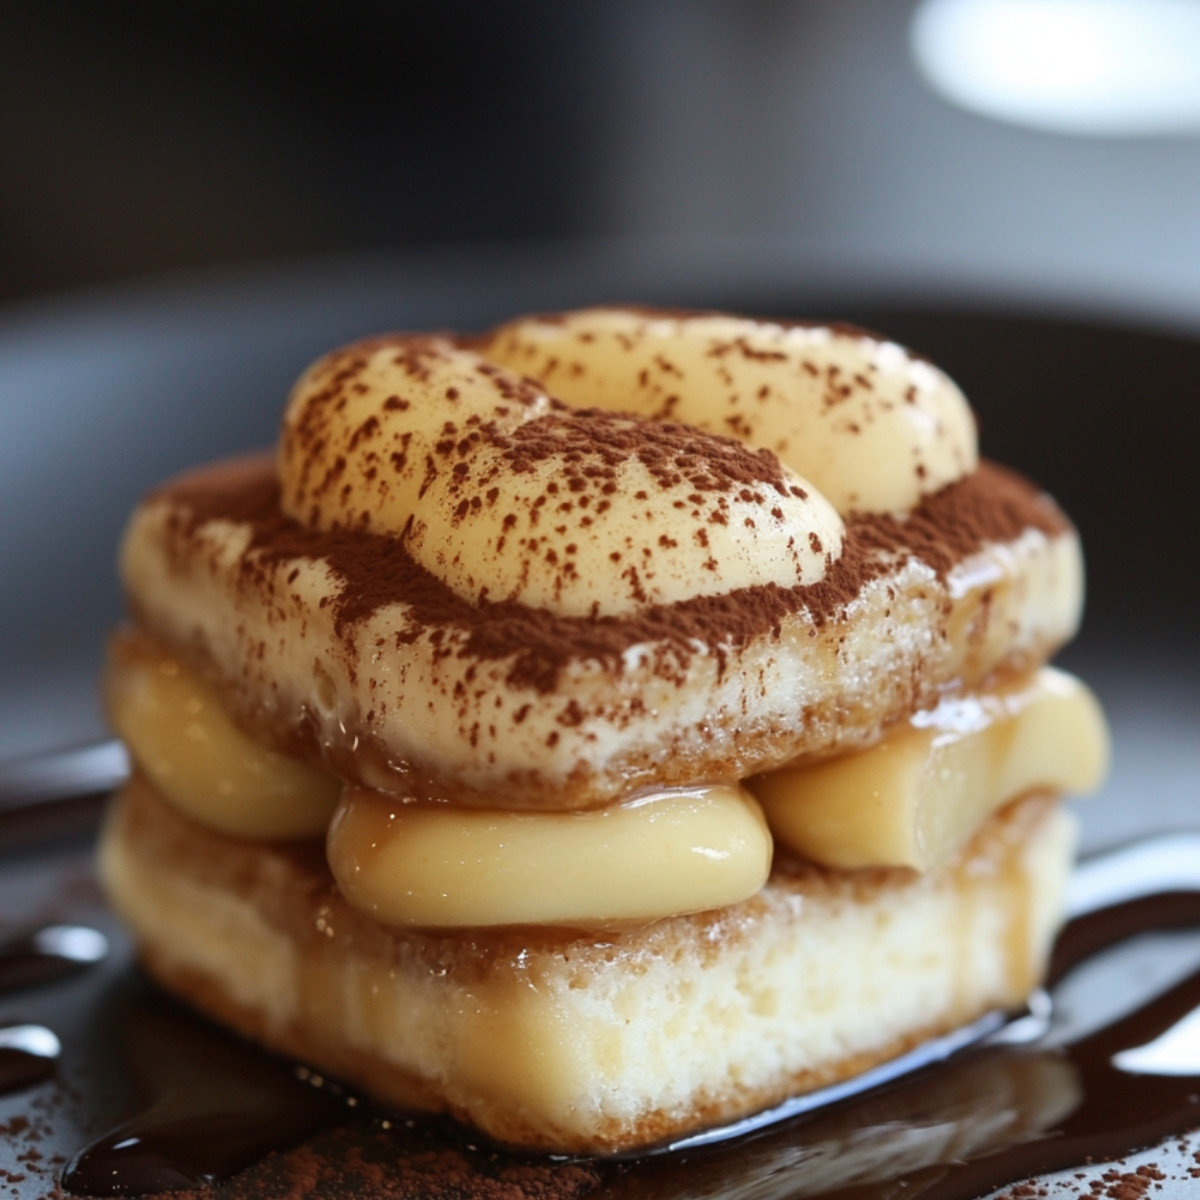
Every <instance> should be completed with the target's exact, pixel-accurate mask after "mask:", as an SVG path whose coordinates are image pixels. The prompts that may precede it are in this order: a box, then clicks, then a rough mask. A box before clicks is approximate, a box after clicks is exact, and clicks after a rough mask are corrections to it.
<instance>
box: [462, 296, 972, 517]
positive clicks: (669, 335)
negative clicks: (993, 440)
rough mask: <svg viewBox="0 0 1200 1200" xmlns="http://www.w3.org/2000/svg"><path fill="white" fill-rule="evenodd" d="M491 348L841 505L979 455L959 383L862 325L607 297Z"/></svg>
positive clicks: (887, 498)
mask: <svg viewBox="0 0 1200 1200" xmlns="http://www.w3.org/2000/svg"><path fill="white" fill-rule="evenodd" d="M480 349H481V350H482V351H483V353H484V354H486V355H487V357H488V358H489V359H490V360H491V361H493V362H496V363H500V364H502V365H504V366H506V367H509V368H510V369H512V370H514V371H518V372H520V373H522V374H523V375H527V376H530V377H532V378H533V379H537V380H538V381H540V385H541V386H544V387H546V388H547V389H549V390H550V391H552V392H553V393H554V395H556V396H558V397H559V398H561V399H563V400H566V401H568V402H569V403H572V404H588V405H596V406H598V407H601V408H606V409H612V410H615V411H618V412H637V413H643V414H645V415H647V416H651V417H654V418H656V419H659V420H672V421H683V422H686V423H687V424H689V425H692V426H695V427H696V428H697V429H704V430H708V431H711V432H714V433H721V434H726V435H728V436H731V437H736V438H738V439H739V440H741V441H743V442H746V443H747V444H749V445H751V446H758V447H763V448H766V449H769V450H771V451H773V452H774V453H775V454H777V455H778V456H779V458H780V459H781V460H782V461H783V462H784V463H786V464H787V465H788V466H789V467H791V468H792V470H794V471H796V472H797V473H798V474H800V475H802V476H803V477H804V478H805V479H807V480H809V481H810V482H811V483H812V484H813V485H814V486H815V487H816V488H817V489H818V490H819V491H820V492H821V493H822V494H823V495H824V496H825V497H826V499H828V500H829V502H830V503H831V504H832V505H833V507H834V508H835V509H837V511H838V512H840V513H842V514H843V515H845V514H847V513H849V512H852V511H862V512H897V511H903V510H905V509H908V508H912V507H913V506H914V505H916V504H917V503H918V502H919V501H920V499H921V497H922V496H925V495H928V494H930V493H931V492H935V491H937V490H938V489H939V488H942V487H944V486H945V485H946V484H949V483H953V482H954V481H955V480H956V479H961V478H962V477H963V476H964V475H968V474H970V472H971V471H973V470H974V469H975V466H976V463H977V461H978V451H977V445H976V433H975V422H974V418H973V417H972V415H971V410H970V408H969V406H968V404H967V402H966V399H965V398H964V397H963V394H962V392H961V391H960V390H959V389H958V387H957V386H956V385H955V384H954V382H953V381H952V380H951V379H949V378H948V377H947V376H946V375H945V374H944V373H943V372H942V371H940V370H938V369H937V367H935V366H933V365H932V364H931V363H929V362H926V361H924V360H923V359H920V358H917V357H915V356H914V355H912V354H910V353H909V352H908V351H907V350H905V349H904V348H903V347H901V346H898V345H896V343H894V342H889V341H886V340H884V339H881V338H877V337H875V336H873V335H871V334H868V333H866V332H864V331H863V330H858V329H851V328H847V327H829V326H823V325H802V324H781V323H777V322H773V321H760V320H752V319H750V318H745V317H734V316H726V315H723V314H697V313H686V314H677V313H668V312H655V311H653V310H650V311H636V310H635V311H631V310H623V309H607V308H599V309H585V310H582V311H579V312H570V313H565V314H562V315H561V316H553V317H524V318H520V319H518V320H516V321H512V322H510V323H508V324H506V325H502V326H501V327H500V328H499V329H497V330H496V331H494V332H493V333H491V334H490V335H488V336H487V337H485V338H483V339H481V341H480Z"/></svg>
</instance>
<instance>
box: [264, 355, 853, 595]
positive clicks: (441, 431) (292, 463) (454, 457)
mask: <svg viewBox="0 0 1200 1200" xmlns="http://www.w3.org/2000/svg"><path fill="white" fill-rule="evenodd" d="M280 477H281V484H282V493H281V504H282V507H283V511H284V512H286V513H287V514H288V515H289V516H291V517H293V518H295V519H296V520H298V521H300V522H302V523H304V524H306V525H308V526H310V527H312V528H316V529H355V530H368V531H371V532H374V533H382V534H391V535H393V536H396V537H398V538H399V539H400V540H401V542H402V543H403V544H404V546H405V548H406V549H407V550H408V552H409V553H410V554H411V555H412V557H413V558H414V560H415V561H416V562H417V563H419V564H420V565H421V566H422V567H424V568H426V569H427V570H429V571H430V572H431V573H433V574H434V575H435V576H437V577H438V578H439V579H440V580H441V581H442V582H443V583H445V584H446V585H447V586H448V587H450V588H451V589H452V590H453V591H454V592H455V593H457V594H458V595H459V596H461V597H463V598H464V599H467V600H469V601H472V602H475V603H481V602H483V601H485V600H486V601H512V602H517V603H520V604H525V605H529V606H531V607H536V608H545V609H548V610H550V611H553V612H555V613H559V614H562V615H569V616H593V617H594V616H602V615H613V614H626V613H631V612H636V611H637V610H639V609H641V608H644V607H646V606H647V605H652V604H671V603H675V602H677V601H680V600H685V599H688V598H691V597H694V596H711V595H724V594H726V593H729V592H732V591H735V590H737V589H739V588H746V587H758V586H762V585H764V584H775V585H778V586H780V587H785V588H786V587H792V586H794V585H797V584H799V585H806V584H813V583H817V582H819V581H820V580H821V579H822V578H823V577H824V575H825V571H826V569H827V567H828V565H829V563H830V562H832V561H833V560H834V559H836V558H837V557H838V555H839V554H840V552H841V545H842V537H843V533H844V529H843V526H842V521H841V519H840V517H839V516H838V515H837V513H836V512H835V511H834V510H833V508H832V507H831V506H830V505H829V503H828V502H827V501H826V500H825V499H824V497H822V496H821V495H820V494H819V493H818V492H817V491H816V490H815V489H814V488H813V487H812V486H811V484H809V483H807V481H805V480H804V479H801V478H800V477H798V476H796V475H794V474H793V473H792V472H790V471H788V470H787V469H785V468H783V467H781V465H780V464H779V462H778V461H777V460H776V458H775V457H774V456H773V455H772V454H770V453H765V452H761V451H760V452H755V451H752V450H748V449H747V448H746V447H744V446H743V445H741V443H739V442H737V441H733V440H730V439H727V438H720V437H716V436H713V435H711V434H706V433H702V432H698V431H697V430H696V429H694V428H690V427H688V426H680V425H676V424H672V423H670V422H659V421H655V420H651V419H649V418H648V417H644V416H639V417H622V416H617V415H614V414H612V413H608V412H602V411H598V410H595V409H563V408H562V406H560V405H556V404H555V402H554V401H552V400H550V399H549V398H548V397H547V395H546V394H545V393H544V392H543V391H541V390H540V389H539V388H537V387H535V386H534V385H533V384H532V383H531V382H530V381H529V380H525V379H521V378H520V377H518V376H516V375H513V374H512V373H510V372H508V371H506V370H503V369H500V368H498V367H496V366H494V365H492V364H490V363H488V362H487V361H486V360H484V359H482V358H480V357H479V356H478V355H477V354H474V353H472V352H470V351H467V350H464V349H459V348H457V347H455V346H454V345H453V344H451V343H450V342H448V341H446V340H445V339H401V340H396V341H390V342H387V341H385V342H375V343H364V344H362V345H360V346H358V347H353V348H351V349H350V350H348V351H342V352H339V353H337V354H334V355H331V356H330V357H329V358H327V359H324V360H322V361H321V362H320V363H318V364H316V365H315V366H314V367H312V368H311V369H310V370H309V371H308V372H307V373H306V375H305V376H304V377H303V378H302V379H301V380H300V382H299V383H298V384H297V386H296V388H295V389H294V391H293V393H292V398H291V402H290V404H289V406H288V410H287V413H286V416H285V419H284V429H283V440H282V449H281V454H280Z"/></svg>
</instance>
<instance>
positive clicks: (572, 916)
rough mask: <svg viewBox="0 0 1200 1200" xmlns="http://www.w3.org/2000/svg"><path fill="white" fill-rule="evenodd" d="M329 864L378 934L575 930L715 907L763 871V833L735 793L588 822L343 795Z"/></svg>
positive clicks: (743, 892)
mask: <svg viewBox="0 0 1200 1200" xmlns="http://www.w3.org/2000/svg"><path fill="white" fill-rule="evenodd" d="M328 855H329V865H330V867H331V868H332V870H333V875H334V878H335V879H336V880H337V882H338V886H339V887H340V888H341V890H342V893H343V895H345V897H346V899H347V900H348V901H349V902H350V903H351V904H352V905H354V907H355V908H357V909H360V910H361V911H363V912H366V913H369V914H371V915H372V916H374V917H375V918H376V919H377V920H379V921H382V922H383V923H384V924H386V925H416V926H443V927H454V926H457V927H462V926H487V925H526V924H528V925H564V926H584V927H587V928H596V927H604V926H607V925H611V924H626V923H629V922H642V921H648V920H654V919H655V918H658V917H665V916H672V915H675V914H678V913H688V912H700V911H703V910H706V909H710V908H723V907H724V906H725V905H727V904H734V903H736V902H737V901H739V900H745V899H746V898H747V897H748V896H752V895H753V894H754V893H755V892H757V891H758V889H759V888H761V887H762V885H763V884H764V883H765V882H766V880H767V875H768V874H769V873H770V869H771V835H770V833H769V832H768V831H767V827H766V824H765V822H764V821H763V817H762V813H761V812H760V811H759V807H758V805H757V803H756V802H755V801H754V799H753V797H751V796H750V795H749V794H748V793H747V792H746V791H745V790H744V789H742V788H739V787H707V788H694V789H683V790H676V791H670V792H664V793H661V794H658V795H655V796H651V797H647V798H645V799H641V800H635V801H632V802H630V803H627V804H618V805H614V806H612V807H610V808H604V809H599V810H597V811H592V812H571V813H520V812H501V811H484V810H466V809H455V808H450V807H444V806H437V805H416V804H412V805H404V804H399V803H397V802H396V801H395V800H389V799H388V798H387V797H385V796H381V795H379V794H378V793H372V792H367V791H362V790H356V789H347V792H346V797H345V799H344V800H343V802H342V806H341V807H340V808H339V809H338V812H337V815H336V816H335V818H334V820H333V824H332V825H331V826H330V830H329V840H328Z"/></svg>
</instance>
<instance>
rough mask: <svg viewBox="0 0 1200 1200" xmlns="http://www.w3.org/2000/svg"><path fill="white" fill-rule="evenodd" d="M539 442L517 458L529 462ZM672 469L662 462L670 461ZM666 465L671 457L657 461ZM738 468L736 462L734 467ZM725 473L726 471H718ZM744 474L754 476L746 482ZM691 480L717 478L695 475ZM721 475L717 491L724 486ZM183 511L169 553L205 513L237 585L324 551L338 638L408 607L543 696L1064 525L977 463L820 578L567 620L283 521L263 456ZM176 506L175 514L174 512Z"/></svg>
mask: <svg viewBox="0 0 1200 1200" xmlns="http://www.w3.org/2000/svg"><path fill="white" fill-rule="evenodd" d="M538 450H539V448H538V446H537V443H536V442H531V441H526V442H523V443H522V445H521V448H520V449H519V450H514V453H517V454H520V453H526V454H531V455H534V456H536V454H537V453H538ZM747 456H748V457H747V461H746V462H744V463H743V462H742V460H741V459H740V458H738V459H737V464H740V467H743V468H745V473H744V475H743V477H742V478H741V479H740V480H739V481H738V482H740V483H742V484H745V483H757V484H759V485H760V486H762V485H764V484H766V485H768V486H772V485H773V483H774V480H773V478H768V476H770V474H771V473H770V471H768V470H767V467H766V465H764V464H766V463H767V460H770V461H772V462H773V461H774V457H773V456H772V455H760V454H759V453H756V452H747ZM668 463H670V464H671V465H670V466H668V465H667V464H668ZM659 466H660V467H661V468H662V469H663V470H664V471H674V470H678V469H679V463H678V460H677V459H671V458H670V457H668V458H666V459H663V460H660V463H659ZM731 469H732V467H731ZM723 473H724V472H723ZM750 475H752V476H753V478H751V477H749V476H750ZM697 479H698V480H703V481H702V482H697V485H696V486H698V487H699V486H713V484H710V483H709V477H708V476H704V477H702V476H700V475H699V474H697ZM733 485H734V481H733V480H732V479H729V478H725V479H723V480H721V482H720V483H719V484H716V486H720V487H730V486H733ZM160 494H162V495H166V496H167V497H169V498H170V500H171V501H172V503H173V504H175V505H176V506H178V507H177V510H176V511H177V513H179V515H178V516H177V517H176V518H175V519H174V521H173V524H172V528H171V538H172V543H173V548H172V557H173V558H177V559H183V558H184V557H185V556H186V555H187V554H188V553H189V550H190V548H191V547H192V545H193V544H194V540H195V535H196V532H197V530H198V529H199V528H200V527H201V526H202V525H203V524H205V523H206V522H208V521H210V520H216V519H220V520H227V521H233V522H237V523H244V524H246V525H248V526H249V527H250V529H251V541H250V545H249V546H248V548H247V550H246V551H245V553H244V554H243V557H242V564H241V582H242V586H244V587H247V588H269V587H270V586H271V582H270V580H271V575H270V573H269V572H268V570H267V568H270V567H273V566H274V565H276V564H278V563H280V562H286V561H291V560H295V559H303V558H311V559H324V560H325V561H326V562H327V563H328V564H329V566H330V568H331V569H332V571H333V572H334V573H335V574H336V575H337V576H338V577H340V579H341V580H342V581H343V587H342V590H341V592H340V593H339V594H338V596H337V597H336V599H335V601H334V615H335V621H336V628H337V631H338V634H339V636H341V637H343V638H345V639H346V640H347V641H348V642H352V641H353V638H354V635H355V631H356V628H357V627H358V626H360V625H361V623H362V622H363V621H365V620H366V619H368V618H369V617H371V616H372V615H373V614H374V613H375V612H377V611H378V610H379V609H380V608H382V607H384V606H385V605H389V604H396V603H403V604H406V605H408V606H409V609H410V616H411V621H410V622H409V624H408V630H409V632H404V631H399V632H398V633H397V634H396V636H397V637H399V638H401V639H402V640H403V639H404V638H411V637H416V636H417V633H416V631H417V630H419V629H425V628H438V627H442V628H447V627H451V628H459V629H462V630H465V631H466V633H467V640H466V645H465V647H464V648H463V650H462V651H461V652H462V653H463V654H464V655H467V656H470V657H474V658H478V659H482V660H491V661H496V660H504V659H509V658H511V659H512V660H513V661H512V666H511V669H510V672H509V680H510V682H512V683H513V684H515V685H518V686H531V687H534V688H536V689H537V690H539V691H541V692H543V693H545V692H550V691H553V689H554V687H555V685H556V683H557V680H558V677H559V674H560V673H561V671H562V670H563V669H564V668H565V667H566V666H567V665H568V664H570V663H572V662H578V661H580V660H584V661H594V662H597V663H600V664H601V665H602V666H605V667H607V668H609V669H615V668H616V666H617V664H618V663H619V661H620V659H621V656H622V655H623V654H624V653H625V651H627V650H628V649H629V648H630V647H631V646H635V645H639V644H644V643H652V644H656V646H657V647H659V649H658V650H657V653H658V654H659V656H660V660H661V663H660V670H661V673H662V674H663V675H664V677H668V678H669V677H670V676H671V674H672V670H673V668H674V669H675V670H678V668H679V667H681V666H683V665H685V664H686V663H687V662H688V660H689V659H690V658H691V656H692V655H693V654H694V653H695V644H696V643H697V642H699V643H701V644H703V645H705V646H707V647H708V648H709V649H710V650H711V651H712V652H715V653H717V654H721V653H723V652H724V651H727V650H729V649H730V648H736V647H739V646H743V645H745V644H746V643H748V642H749V641H750V640H752V639H754V638H757V637H762V636H774V635H777V634H778V631H779V628H780V625H781V623H782V622H783V621H784V620H785V619H786V618H787V617H790V616H792V615H793V614H795V613H798V612H800V611H802V610H803V611H805V612H806V613H807V615H808V617H809V619H811V620H812V621H813V622H814V624H815V625H817V626H818V627H820V626H822V625H824V624H825V623H827V622H829V621H831V620H834V619H836V618H837V617H838V616H839V614H841V613H842V612H844V611H845V609H846V606H847V605H848V604H849V603H850V602H851V601H853V600H854V598H855V597H856V596H857V595H858V593H859V592H860V591H861V589H862V587H863V586H864V585H865V584H866V583H868V582H869V581H870V580H872V579H874V578H878V577H879V576H880V575H882V574H884V573H885V572H886V571H889V570H891V569H893V568H894V567H895V565H896V563H897V562H898V561H902V560H904V559H905V558H908V557H912V558H916V559H919V560H920V561H922V562H924V563H925V564H926V565H927V566H928V567H929V568H930V569H931V570H932V571H933V572H934V573H935V574H936V575H937V576H938V577H940V578H944V577H945V576H946V574H947V573H948V572H949V571H950V570H951V569H952V568H953V567H954V565H955V564H956V563H958V562H960V561H961V560H962V559H963V558H964V557H966V556H968V555H970V554H972V553H974V552H975V551H977V550H979V549H980V548H981V547H982V546H983V545H984V544H985V543H986V542H988V541H1001V542H1003V541H1009V540H1011V539H1013V538H1015V537H1017V536H1019V535H1020V534H1021V533H1022V532H1023V531H1025V530H1027V529H1036V530H1041V531H1042V532H1044V533H1046V534H1049V535H1054V534H1058V533H1062V532H1064V531H1065V530H1067V529H1068V528H1069V525H1068V523H1067V520H1066V518H1065V517H1064V516H1063V515H1062V513H1061V512H1060V511H1059V510H1058V509H1057V507H1055V505H1054V504H1053V502H1052V501H1051V500H1049V499H1048V498H1047V497H1046V496H1044V495H1042V494H1041V493H1039V492H1038V491H1037V489H1036V488H1035V487H1034V486H1033V485H1032V484H1030V483H1028V482H1027V481H1026V480H1024V479H1023V478H1021V477H1020V476H1019V475H1017V474H1015V473H1014V472H1011V471H1009V470H1007V469H1005V468H1002V467H999V466H996V465H994V464H991V463H983V464H981V465H980V467H979V469H978V470H977V471H976V472H975V473H974V474H973V475H971V476H968V477H967V478H965V479H962V480H959V481H957V482H955V483H953V484H950V485H949V486H948V487H946V488H943V489H942V490H941V491H939V492H937V493H935V494H933V495H931V496H928V497H926V499H925V500H924V502H923V503H922V504H921V505H920V506H918V507H917V508H916V509H914V510H913V511H912V512H910V513H908V514H906V516H904V517H903V518H899V517H895V516H891V515H887V514H877V513H876V514H868V515H852V516H850V517H849V518H848V519H847V521H846V538H845V542H844V546H843V551H842V554H841V556H840V557H839V558H838V559H836V560H835V561H833V562H832V563H831V565H830V567H829V569H828V571H827V572H826V575H825V577H824V578H823V579H822V580H821V581H820V582H819V583H816V584H810V585H806V586H796V587H791V588H783V587H779V586H777V585H764V586H761V587H755V588H743V589H739V590H737V591H733V592H729V593H726V594H724V595H718V596H707V597H700V598H695V599H691V600H686V601H683V602H681V603H678V604H674V605H669V606H651V607H648V608H646V609H644V610H642V611H641V612H639V613H637V614H635V615H632V616H623V617H616V616H598V617H564V616H555V615H553V614H551V613H548V612H546V611H544V610H541V609H533V608H529V607H526V606H524V605H520V604H516V603H512V602H490V601H483V602H481V603H479V604H473V603H471V602H469V601H467V600H465V599H463V598H462V597H460V596H458V595H457V594H455V593H454V592H452V591H451V590H450V589H449V588H448V587H447V586H446V585H445V584H443V583H442V582H441V581H440V580H438V579H437V578H436V577H434V576H433V575H432V574H430V573H429V572H428V571H427V570H425V569H424V568H423V567H421V566H420V565H419V564H417V563H416V562H414V561H413V559H412V557H411V556H410V555H409V554H408V552H407V551H406V550H405V548H404V546H403V544H402V542H401V541H400V540H399V539H396V538H390V537H384V536H379V535H376V534H372V533H370V532H366V531H361V530H351V529H338V530H329V531H314V530H311V529H308V528H306V527H305V526H303V525H301V524H299V523H297V522H295V521H293V520H291V519H289V518H288V517H286V516H284V515H283V513H282V512H281V510H280V507H279V484H278V480H277V477H276V473H275V467H274V462H273V460H272V459H271V458H270V457H269V456H267V455H260V456H256V457H253V458H246V459H239V460H235V461H233V462H230V463H223V464H220V465H218V466H216V467H212V468H208V469H207V470H204V471H200V472H196V473H193V474H191V475H188V476H184V477H183V478H182V479H180V480H177V481H175V482H174V483H172V484H169V485H167V487H166V488H164V489H162V490H161V493H160ZM180 510H182V511H180Z"/></svg>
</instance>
